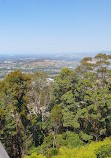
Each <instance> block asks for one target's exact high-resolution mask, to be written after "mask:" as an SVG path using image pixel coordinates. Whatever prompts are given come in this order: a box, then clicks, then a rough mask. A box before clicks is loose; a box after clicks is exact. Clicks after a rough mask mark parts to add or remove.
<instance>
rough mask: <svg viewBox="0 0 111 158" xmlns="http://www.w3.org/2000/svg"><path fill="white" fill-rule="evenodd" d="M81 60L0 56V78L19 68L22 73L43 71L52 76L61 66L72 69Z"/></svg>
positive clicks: (58, 57) (61, 57)
mask: <svg viewBox="0 0 111 158" xmlns="http://www.w3.org/2000/svg"><path fill="white" fill-rule="evenodd" d="M80 60H81V57H76V56H73V57H70V58H69V57H68V56H57V57H48V58H46V57H43V58H41V57H36V56H32V57H31V56H3V55H1V56H0V80H2V79H3V78H5V77H6V76H7V75H8V74H9V73H10V72H12V71H14V70H20V71H21V72H22V73H25V74H31V73H34V72H45V73H47V74H48V75H49V77H50V78H54V76H55V75H56V74H58V73H59V72H60V70H61V68H63V67H68V68H69V69H71V70H74V69H75V68H76V67H77V66H78V65H79V62H80Z"/></svg>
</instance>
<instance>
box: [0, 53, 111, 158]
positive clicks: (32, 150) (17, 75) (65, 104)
mask: <svg viewBox="0 0 111 158" xmlns="http://www.w3.org/2000/svg"><path fill="white" fill-rule="evenodd" d="M47 77H48V76H47V74H45V73H41V72H36V73H34V74H29V75H26V74H23V73H22V72H20V71H19V70H16V71H14V72H11V73H10V74H9V75H8V76H7V77H6V78H5V79H4V80H2V81H1V82H0V140H1V142H2V144H3V145H4V146H5V148H6V150H7V152H8V154H9V156H10V157H11V158H21V157H25V156H26V155H27V156H26V157H27V158H29V157H30V158H32V157H33V158H38V157H41V158H43V157H47V158H49V157H57V158H63V157H71V158H73V157H78V158H79V157H81V158H82V156H83V157H84V158H86V157H88V155H87V154H88V151H90V149H91V148H92V152H91V153H90V154H92V155H91V156H92V157H91V156H90V155H89V157H91V158H93V157H94V158H96V157H97V158H101V157H103V158H105V157H109V156H111V143H109V142H111V55H106V54H98V55H96V56H95V57H86V58H84V59H82V60H81V62H80V65H79V66H78V67H77V68H76V69H75V70H74V71H72V70H70V69H69V68H63V69H61V72H60V74H58V75H56V76H55V78H54V82H52V81H49V80H47ZM106 137H109V138H106ZM91 141H95V142H96V143H95V146H94V143H93V142H92V143H90V142H91ZM101 142H103V143H101ZM89 143H90V144H89ZM79 149H80V152H78V150H79ZM82 150H84V152H85V154H86V155H85V154H83V155H81V156H80V154H81V153H82ZM69 153H70V154H69ZM71 154H72V155H71ZM69 155H70V156H69Z"/></svg>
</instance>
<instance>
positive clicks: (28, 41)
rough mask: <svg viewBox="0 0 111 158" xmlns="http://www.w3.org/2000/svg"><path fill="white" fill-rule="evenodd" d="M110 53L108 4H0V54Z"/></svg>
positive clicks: (71, 0) (35, 0)
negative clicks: (106, 51) (108, 51)
mask: <svg viewBox="0 0 111 158" xmlns="http://www.w3.org/2000/svg"><path fill="white" fill-rule="evenodd" d="M102 50H111V0H0V54H2V53H14V54H15V53H16V54H19V53H20V54H21V53H24V54H30V53H32V54H36V53H41V54H42V53H64V52H71V53H76V52H93V51H102Z"/></svg>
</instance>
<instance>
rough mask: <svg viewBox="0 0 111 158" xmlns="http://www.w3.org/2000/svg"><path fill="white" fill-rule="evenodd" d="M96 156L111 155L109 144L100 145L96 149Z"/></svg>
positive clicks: (103, 157) (98, 157)
mask: <svg viewBox="0 0 111 158" xmlns="http://www.w3.org/2000/svg"><path fill="white" fill-rule="evenodd" d="M96 155H97V158H105V157H109V156H111V145H102V146H101V147H100V148H99V149H98V150H96Z"/></svg>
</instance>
